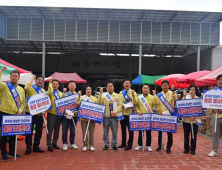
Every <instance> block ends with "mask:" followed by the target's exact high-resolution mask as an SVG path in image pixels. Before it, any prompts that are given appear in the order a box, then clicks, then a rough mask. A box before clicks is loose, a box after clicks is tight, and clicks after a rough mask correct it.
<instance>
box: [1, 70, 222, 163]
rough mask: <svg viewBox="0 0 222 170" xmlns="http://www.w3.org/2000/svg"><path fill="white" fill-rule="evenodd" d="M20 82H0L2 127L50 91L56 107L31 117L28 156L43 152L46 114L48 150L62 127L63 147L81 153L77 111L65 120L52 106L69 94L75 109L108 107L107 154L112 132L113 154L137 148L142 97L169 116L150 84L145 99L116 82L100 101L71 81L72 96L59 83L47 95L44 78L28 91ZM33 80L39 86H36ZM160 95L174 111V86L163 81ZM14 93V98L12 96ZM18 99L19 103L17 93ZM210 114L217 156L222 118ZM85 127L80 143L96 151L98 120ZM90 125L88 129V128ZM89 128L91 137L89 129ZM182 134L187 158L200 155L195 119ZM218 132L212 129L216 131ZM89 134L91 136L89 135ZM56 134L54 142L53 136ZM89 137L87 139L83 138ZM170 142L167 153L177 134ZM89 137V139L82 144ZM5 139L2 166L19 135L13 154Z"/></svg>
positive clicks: (193, 90) (14, 77)
mask: <svg viewBox="0 0 222 170" xmlns="http://www.w3.org/2000/svg"><path fill="white" fill-rule="evenodd" d="M4 70H6V67H5V66H3V67H2V69H1V70H0V79H1V76H2V73H3V71H4ZM19 79H20V73H19V72H18V71H12V72H11V73H10V80H11V82H9V83H4V82H2V81H1V80H0V100H1V106H0V124H1V125H2V115H21V114H22V112H23V110H24V108H25V100H26V98H27V97H30V96H33V95H37V94H40V93H43V92H47V94H48V95H49V97H50V100H51V103H52V109H50V110H47V112H41V113H39V114H37V115H34V116H32V129H31V131H32V132H33V127H34V125H35V137H34V142H33V141H32V134H31V135H26V138H25V143H26V148H27V149H26V151H25V154H26V155H28V154H30V153H31V152H32V151H33V152H40V153H43V152H45V151H44V150H42V149H41V148H40V147H39V145H40V140H41V137H42V127H43V122H44V121H43V118H42V116H44V115H45V114H47V129H48V133H47V146H48V151H51V152H53V151H54V149H60V147H59V146H58V145H57V142H58V138H59V132H60V126H61V124H62V142H63V147H62V149H63V150H67V149H68V143H69V145H70V148H72V149H78V146H77V145H76V144H75V132H76V125H77V114H78V111H75V112H74V114H73V118H72V119H67V118H66V117H65V116H64V115H63V116H61V117H59V116H58V113H57V109H56V107H55V104H54V100H56V99H60V98H62V97H66V96H70V95H74V94H75V95H78V97H77V98H76V104H77V105H79V104H80V103H81V101H82V100H84V101H88V102H93V103H98V104H103V105H105V106H106V109H105V113H104V118H103V140H104V148H103V150H107V149H109V147H110V140H109V129H110V127H111V131H112V141H111V148H112V149H113V150H114V151H117V150H118V148H124V150H130V149H132V146H133V139H134V132H133V131H130V127H129V115H130V114H139V115H142V114H144V113H149V110H147V108H146V107H145V106H144V104H143V102H142V101H141V98H143V99H145V100H146V103H147V105H148V108H149V109H151V110H152V111H153V108H154V105H155V107H156V113H158V114H160V115H163V114H165V112H169V111H168V109H167V108H166V107H165V105H164V104H163V103H162V102H161V100H160V99H159V97H158V96H157V95H156V91H155V90H153V91H152V93H153V95H151V94H150V88H149V86H148V85H147V84H144V85H143V86H142V94H141V95H140V96H137V93H136V92H135V91H134V90H132V89H131V81H130V80H125V81H124V83H123V86H124V89H123V90H122V91H121V92H120V93H119V94H117V93H115V92H114V84H113V83H112V82H108V83H107V87H106V88H107V93H105V94H104V93H103V89H102V88H101V89H100V94H99V96H98V98H96V97H94V96H92V87H91V86H90V85H87V86H86V88H85V95H82V92H81V91H79V92H78V94H77V93H76V91H75V90H76V84H75V82H74V81H73V80H70V82H69V83H68V89H69V90H68V91H67V89H66V88H64V89H63V92H61V91H59V90H58V89H59V81H58V80H56V79H50V81H49V86H48V90H47V91H45V90H44V89H43V88H42V86H43V83H44V77H43V76H33V77H32V79H31V80H30V81H29V82H27V84H26V85H25V87H24V89H23V88H22V87H20V86H19V85H18V81H19ZM34 80H35V83H33V81H34ZM217 84H218V87H217V88H216V89H215V90H222V75H218V76H217ZM161 88H162V92H161V93H162V95H163V96H164V97H165V98H166V100H167V101H168V102H169V103H170V104H171V105H172V106H173V107H174V105H175V101H176V100H177V95H176V93H175V91H174V90H175V87H174V86H173V85H172V86H171V90H169V81H168V80H164V81H162V83H161ZM13 92H14V93H13ZM197 92H198V89H197V87H196V86H195V85H194V84H192V85H190V87H189V88H188V93H189V96H190V97H191V98H198V97H197V95H196V94H197ZM15 93H16V94H17V96H18V97H17V98H16V99H15V98H14V97H15V96H14V94H15ZM186 96H187V95H186V93H184V97H183V99H186ZM129 102H131V103H132V105H133V106H131V107H128V108H125V107H124V105H125V104H127V103H129ZM209 111H211V112H213V113H214V114H216V113H218V119H217V131H216V132H214V131H213V141H212V152H211V153H210V154H209V156H215V155H216V154H217V150H218V146H219V137H220V132H221V130H222V114H221V112H220V110H218V109H210V110H209ZM26 115H30V111H29V108H28V106H26ZM120 115H122V119H121V120H120V125H121V138H122V141H121V144H120V145H119V146H117V130H118V119H117V117H119V116H120ZM191 121H192V122H193V133H194V134H193V136H194V138H191V142H189V136H190V133H192V130H191V126H190V122H191ZM80 123H81V128H82V141H83V149H82V150H83V151H86V150H87V149H90V150H91V151H94V150H95V148H94V131H95V123H96V122H95V121H92V120H91V121H90V122H89V121H88V119H83V118H81V119H80ZM88 123H89V125H88ZM214 123H215V121H214V119H213V121H212V126H213V127H214ZM87 126H88V132H87V131H86V130H87ZM68 129H69V131H70V137H69V141H68ZM127 129H128V136H129V139H128V141H127V138H126V133H127ZM183 129H184V152H183V153H184V154H186V153H191V154H192V155H195V151H196V141H197V129H198V126H197V125H196V117H190V118H183ZM212 129H214V128H212ZM86 133H87V134H86ZM138 133H139V137H138V146H137V147H136V148H135V150H140V149H142V148H143V146H142V134H143V133H142V132H141V131H139V132H138ZM52 135H53V137H52ZM85 136H86V138H85ZM167 136H168V141H167V146H166V153H170V152H171V147H172V145H173V134H172V133H167ZM84 138H85V139H84ZM151 139H152V137H151V131H146V148H147V150H148V151H150V152H151V151H152V148H151ZM6 142H7V138H6V137H1V155H2V161H7V160H8V157H14V154H15V152H14V151H15V136H10V137H9V153H7V150H6ZM161 145H162V132H159V133H158V148H157V149H156V151H161V149H162V146H161ZM16 157H17V158H20V155H16Z"/></svg>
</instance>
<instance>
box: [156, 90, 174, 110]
mask: <svg viewBox="0 0 222 170" xmlns="http://www.w3.org/2000/svg"><path fill="white" fill-rule="evenodd" d="M161 93H162V94H163V95H164V92H163V91H162V92H161ZM153 98H154V104H155V105H156V107H157V109H156V110H157V111H158V110H160V111H161V112H165V111H168V109H167V108H166V107H165V106H164V105H163V103H162V102H161V101H160V99H159V97H158V96H157V95H156V94H155V95H154V96H153ZM165 98H166V100H167V101H168V102H169V103H170V104H171V105H172V107H174V102H175V100H177V95H176V93H174V95H173V93H172V92H171V91H170V90H168V92H167V93H166V96H165Z"/></svg>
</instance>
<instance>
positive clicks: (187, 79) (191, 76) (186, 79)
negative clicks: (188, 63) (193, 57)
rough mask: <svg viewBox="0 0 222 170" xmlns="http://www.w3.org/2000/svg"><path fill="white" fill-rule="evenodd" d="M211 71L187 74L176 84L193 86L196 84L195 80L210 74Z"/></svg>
mask: <svg viewBox="0 0 222 170" xmlns="http://www.w3.org/2000/svg"><path fill="white" fill-rule="evenodd" d="M209 72H210V71H207V70H203V71H197V72H193V73H190V74H187V75H185V76H182V77H179V78H178V79H177V80H176V82H177V83H187V84H192V83H194V80H196V79H198V78H200V77H202V76H204V75H206V74H207V73H209Z"/></svg>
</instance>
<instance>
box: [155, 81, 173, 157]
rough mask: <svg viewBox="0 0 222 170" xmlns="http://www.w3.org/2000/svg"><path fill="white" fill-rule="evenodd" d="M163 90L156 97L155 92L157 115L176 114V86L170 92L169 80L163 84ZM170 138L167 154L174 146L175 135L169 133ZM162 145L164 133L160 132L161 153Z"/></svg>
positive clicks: (158, 149) (159, 149)
mask: <svg viewBox="0 0 222 170" xmlns="http://www.w3.org/2000/svg"><path fill="white" fill-rule="evenodd" d="M161 88H162V90H163V91H162V92H161V93H158V94H157V95H156V91H155V90H153V95H154V104H155V105H156V106H157V109H156V110H157V113H158V114H160V115H163V114H166V115H171V114H172V113H174V109H173V107H174V102H175V100H177V95H176V94H175V92H174V88H175V87H174V85H172V86H171V90H172V91H170V90H169V81H168V80H163V81H162V82H161ZM167 136H168V141H167V146H166V148H167V150H166V152H167V153H170V152H171V147H172V144H173V134H172V133H169V132H167ZM161 144H162V132H160V131H159V134H158V145H159V147H158V148H157V149H156V151H161V147H162V146H161Z"/></svg>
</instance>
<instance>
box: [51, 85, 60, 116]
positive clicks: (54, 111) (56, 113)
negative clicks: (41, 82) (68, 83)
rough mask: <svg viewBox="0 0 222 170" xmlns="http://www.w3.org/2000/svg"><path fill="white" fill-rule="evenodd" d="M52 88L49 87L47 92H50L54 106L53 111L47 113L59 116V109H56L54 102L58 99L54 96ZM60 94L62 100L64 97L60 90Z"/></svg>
mask: <svg viewBox="0 0 222 170" xmlns="http://www.w3.org/2000/svg"><path fill="white" fill-rule="evenodd" d="M51 88H52V86H49V87H48V91H47V92H48V94H50V95H49V98H50V101H51V104H52V109H50V110H47V112H48V113H51V114H54V115H58V112H57V109H56V106H55V102H54V100H56V97H55V95H54V94H53V89H51ZM51 90H52V91H51ZM58 94H59V97H60V98H62V97H63V93H62V92H61V91H59V90H58Z"/></svg>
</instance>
